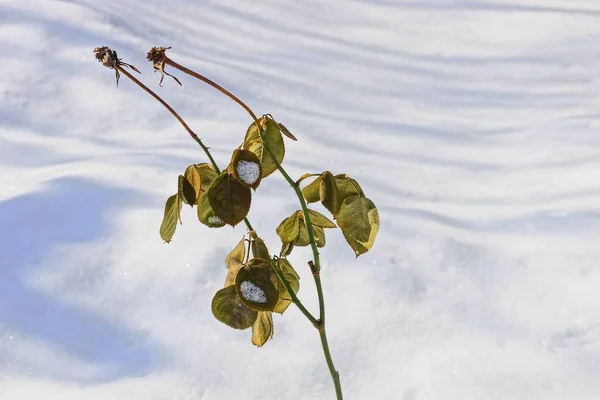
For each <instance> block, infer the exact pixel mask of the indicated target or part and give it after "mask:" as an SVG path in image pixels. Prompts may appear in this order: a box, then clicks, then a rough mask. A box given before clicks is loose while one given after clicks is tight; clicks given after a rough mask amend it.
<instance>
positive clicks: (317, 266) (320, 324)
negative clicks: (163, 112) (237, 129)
mask: <svg viewBox="0 0 600 400" xmlns="http://www.w3.org/2000/svg"><path fill="white" fill-rule="evenodd" d="M163 61H164V62H165V64H167V65H170V66H171V67H173V68H176V69H178V70H180V71H182V72H185V73H186V74H188V75H191V76H193V77H194V78H196V79H199V80H201V81H202V82H204V83H206V84H208V85H210V86H212V87H213V88H215V89H217V90H218V91H220V92H221V93H223V94H224V95H226V96H227V97H229V98H230V99H231V100H233V101H234V102H236V103H237V104H239V105H240V106H241V107H242V108H243V109H244V110H246V112H247V113H248V114H250V116H251V117H252V119H253V120H254V122H255V123H256V126H257V127H258V129H259V133H260V136H261V138H262V139H263V145H264V147H265V148H266V149H267V152H268V153H269V156H270V157H271V159H272V161H273V163H274V164H275V166H276V167H277V169H278V170H279V172H280V173H281V175H282V176H283V177H284V178H285V180H286V181H287V182H288V184H289V185H290V186H291V187H292V189H294V192H295V193H296V196H297V197H298V201H299V202H300V206H301V208H302V212H303V214H304V221H305V223H306V228H307V230H308V238H309V240H310V246H311V249H312V253H313V261H314V263H313V264H312V265H311V269H312V270H313V278H314V280H315V286H316V289H317V295H318V298H319V319H318V320H316V319H315V318H314V317H313V316H312V314H310V312H309V311H308V310H306V308H305V307H304V306H303V305H302V303H301V302H300V301H299V300H297V296H296V294H295V293H294V291H293V290H292V288H291V286H290V285H289V282H287V280H286V279H285V277H284V276H283V274H282V273H281V271H279V270H278V268H277V267H276V266H274V265H273V264H274V262H273V261H271V265H272V266H273V267H274V270H275V272H276V273H277V276H278V277H279V279H280V280H281V281H282V282H283V284H284V286H285V288H286V289H287V291H288V292H289V294H290V296H291V297H292V299H293V301H294V304H296V306H297V307H298V308H299V309H300V311H302V313H303V314H304V315H305V316H306V318H307V319H308V320H309V321H310V322H311V323H312V324H313V326H315V328H317V330H318V331H319V336H320V338H321V346H322V347H323V353H324V355H325V360H326V362H327V366H328V367H329V372H330V373H331V378H332V380H333V383H334V386H335V393H336V397H337V399H338V400H342V399H343V395H342V387H341V383H340V376H339V373H338V371H337V370H336V369H335V366H334V364H333V359H332V358H331V352H330V350H329V343H328V341H327V334H326V330H325V299H324V296H323V288H322V285H321V278H320V271H321V261H320V257H319V250H318V248H317V242H316V240H315V233H314V229H313V225H312V222H311V220H310V215H309V214H308V207H307V205H306V201H305V200H304V196H303V195H302V191H301V190H300V186H299V185H298V184H297V183H296V182H294V180H293V179H292V178H291V177H290V176H289V174H288V173H287V172H286V170H285V169H284V168H283V167H282V166H281V164H280V163H279V162H278V161H277V159H276V157H275V156H274V154H273V152H272V151H271V149H270V148H269V146H268V145H267V142H266V141H265V138H264V131H263V130H262V129H261V125H260V123H259V121H258V118H257V117H256V114H255V113H254V112H253V111H252V110H251V109H250V107H248V106H247V105H246V104H245V103H244V102H243V101H242V100H240V99H239V98H238V97H236V96H235V95H233V94H232V93H231V92H230V91H228V90H226V89H225V88H223V87H222V86H221V85H219V84H217V83H215V82H213V81H212V80H210V79H208V78H206V77H205V76H203V75H201V74H199V73H197V72H195V71H192V70H190V69H188V68H186V67H184V66H182V65H180V64H178V63H176V62H175V61H173V60H171V59H170V58H168V57H167V56H166V55H164V56H163Z"/></svg>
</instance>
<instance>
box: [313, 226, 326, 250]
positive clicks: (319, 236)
mask: <svg viewBox="0 0 600 400" xmlns="http://www.w3.org/2000/svg"><path fill="white" fill-rule="evenodd" d="M313 231H314V234H315V242H316V243H317V247H325V230H324V229H323V228H321V227H320V226H313Z"/></svg>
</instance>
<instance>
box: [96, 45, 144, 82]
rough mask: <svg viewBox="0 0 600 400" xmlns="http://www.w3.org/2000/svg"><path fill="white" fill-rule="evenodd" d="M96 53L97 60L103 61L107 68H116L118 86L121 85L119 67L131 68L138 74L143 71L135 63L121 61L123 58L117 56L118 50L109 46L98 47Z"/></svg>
mask: <svg viewBox="0 0 600 400" xmlns="http://www.w3.org/2000/svg"><path fill="white" fill-rule="evenodd" d="M94 53H95V54H96V60H98V61H100V62H101V63H102V65H104V66H105V67H106V68H110V69H114V70H115V77H116V79H117V86H119V78H120V77H121V74H119V68H118V67H127V68H131V69H132V70H134V71H135V72H137V73H138V74H141V72H140V71H139V70H138V69H137V68H136V67H134V66H133V65H131V64H127V63H126V62H123V61H121V59H120V58H119V57H118V56H117V52H116V51H114V50H112V49H111V48H110V47H108V46H102V47H96V48H95V49H94Z"/></svg>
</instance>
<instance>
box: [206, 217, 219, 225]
mask: <svg viewBox="0 0 600 400" xmlns="http://www.w3.org/2000/svg"><path fill="white" fill-rule="evenodd" d="M208 223H209V224H211V225H222V224H223V220H222V219H221V218H219V217H218V216H217V215H212V216H210V217H208Z"/></svg>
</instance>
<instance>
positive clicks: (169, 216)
mask: <svg viewBox="0 0 600 400" xmlns="http://www.w3.org/2000/svg"><path fill="white" fill-rule="evenodd" d="M178 197H179V196H178V195H176V194H174V195H173V196H171V197H169V198H168V199H167V203H166V204H165V213H164V216H163V220H162V223H161V225H160V237H161V238H162V240H164V241H165V242H167V243H169V242H170V241H171V239H172V238H173V235H174V234H175V229H176V228H177V219H178V216H179V211H180V210H181V202H179V201H177V200H178Z"/></svg>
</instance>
